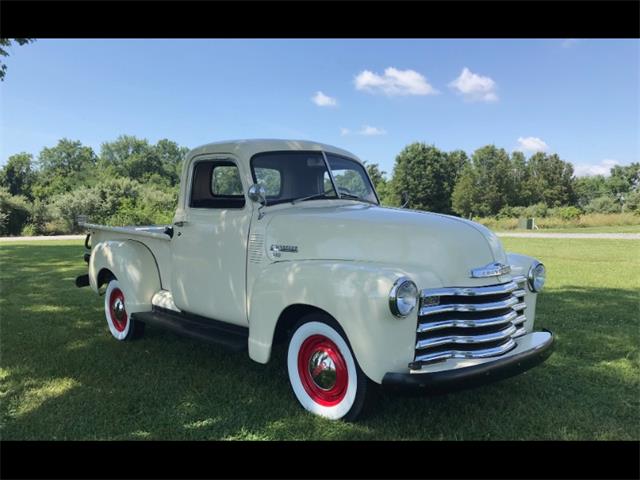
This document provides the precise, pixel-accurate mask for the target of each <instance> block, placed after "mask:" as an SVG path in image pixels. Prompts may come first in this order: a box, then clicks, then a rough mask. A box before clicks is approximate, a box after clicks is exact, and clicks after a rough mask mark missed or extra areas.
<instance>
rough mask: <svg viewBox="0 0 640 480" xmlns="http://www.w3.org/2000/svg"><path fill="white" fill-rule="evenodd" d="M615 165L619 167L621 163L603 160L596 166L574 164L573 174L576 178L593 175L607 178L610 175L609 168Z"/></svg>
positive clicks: (607, 159)
mask: <svg viewBox="0 0 640 480" xmlns="http://www.w3.org/2000/svg"><path fill="white" fill-rule="evenodd" d="M616 165H621V163H620V162H619V161H618V160H612V159H610V158H605V159H604V160H602V161H601V162H600V163H596V164H584V163H583V164H574V172H575V174H576V176H578V177H590V176H593V175H604V176H605V177H608V176H609V174H610V173H611V172H610V170H611V168H613V167H615V166H616Z"/></svg>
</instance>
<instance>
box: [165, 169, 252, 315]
mask: <svg viewBox="0 0 640 480" xmlns="http://www.w3.org/2000/svg"><path fill="white" fill-rule="evenodd" d="M184 181H186V182H189V183H188V185H187V187H186V191H185V205H184V212H183V218H184V219H183V218H176V222H175V223H174V235H173V239H172V242H171V243H172V252H173V253H172V255H173V275H172V281H171V283H172V285H171V292H172V294H173V300H174V302H175V304H176V306H177V307H178V308H180V309H181V310H183V311H185V312H189V313H195V314H198V315H202V316H205V317H210V318H214V319H216V320H222V321H225V322H229V323H234V324H238V325H247V323H248V322H247V312H246V299H245V288H246V284H245V276H246V258H245V256H246V252H247V236H248V232H249V225H250V223H251V212H252V208H251V205H250V202H249V201H248V200H247V199H246V198H245V195H244V188H243V186H242V181H241V177H240V172H239V170H238V164H237V162H236V161H235V160H234V159H233V158H229V157H224V158H222V157H220V156H216V157H206V158H204V159H203V160H196V161H195V162H194V164H193V166H192V168H191V175H190V176H189V177H188V178H187V179H185V180H184Z"/></svg>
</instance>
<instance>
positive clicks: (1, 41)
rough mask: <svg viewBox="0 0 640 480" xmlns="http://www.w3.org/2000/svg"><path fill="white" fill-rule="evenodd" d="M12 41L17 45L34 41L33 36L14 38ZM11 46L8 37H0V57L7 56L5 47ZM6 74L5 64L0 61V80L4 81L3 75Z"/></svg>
mask: <svg viewBox="0 0 640 480" xmlns="http://www.w3.org/2000/svg"><path fill="white" fill-rule="evenodd" d="M13 41H14V42H15V43H17V44H18V45H21V46H22V45H26V44H27V43H31V42H35V39H33V38H14V39H13ZM10 46H11V39H10V38H0V57H8V56H9V51H8V50H7V47H10ZM6 74H7V66H6V65H5V64H4V62H0V81H3V82H4V77H5V75H6Z"/></svg>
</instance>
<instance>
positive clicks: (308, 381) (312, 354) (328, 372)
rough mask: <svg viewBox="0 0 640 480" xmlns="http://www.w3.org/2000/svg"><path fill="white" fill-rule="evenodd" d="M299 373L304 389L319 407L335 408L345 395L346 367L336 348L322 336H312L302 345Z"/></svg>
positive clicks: (347, 379) (346, 384) (347, 376)
mask: <svg viewBox="0 0 640 480" xmlns="http://www.w3.org/2000/svg"><path fill="white" fill-rule="evenodd" d="M298 373H299V375H300V381H301V382H302V386H303V387H304V390H305V391H306V392H307V394H308V395H309V396H310V397H311V399H312V400H313V401H314V402H316V403H318V404H320V405H323V406H327V407H330V406H333V405H337V404H338V403H340V402H341V401H342V400H343V399H344V396H345V395H346V393H347V386H348V384H349V372H348V370H347V364H346V362H345V360H344V357H343V356H342V354H341V353H340V349H339V348H338V346H337V345H336V344H335V343H334V342H333V341H331V340H330V339H328V338H327V337H325V336H324V335H312V336H311V337H309V338H307V339H306V340H305V341H304V342H303V343H302V345H301V346H300V350H299V351H298Z"/></svg>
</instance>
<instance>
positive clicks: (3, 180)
mask: <svg viewBox="0 0 640 480" xmlns="http://www.w3.org/2000/svg"><path fill="white" fill-rule="evenodd" d="M32 163H33V155H31V154H30V153H25V152H22V153H18V154H16V155H11V156H10V157H9V159H8V160H7V163H6V164H5V165H4V167H2V169H0V186H2V187H5V188H6V189H7V190H8V191H9V193H10V194H11V195H24V196H26V197H31V187H32V184H33V182H34V180H35V172H34V171H33V168H32Z"/></svg>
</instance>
